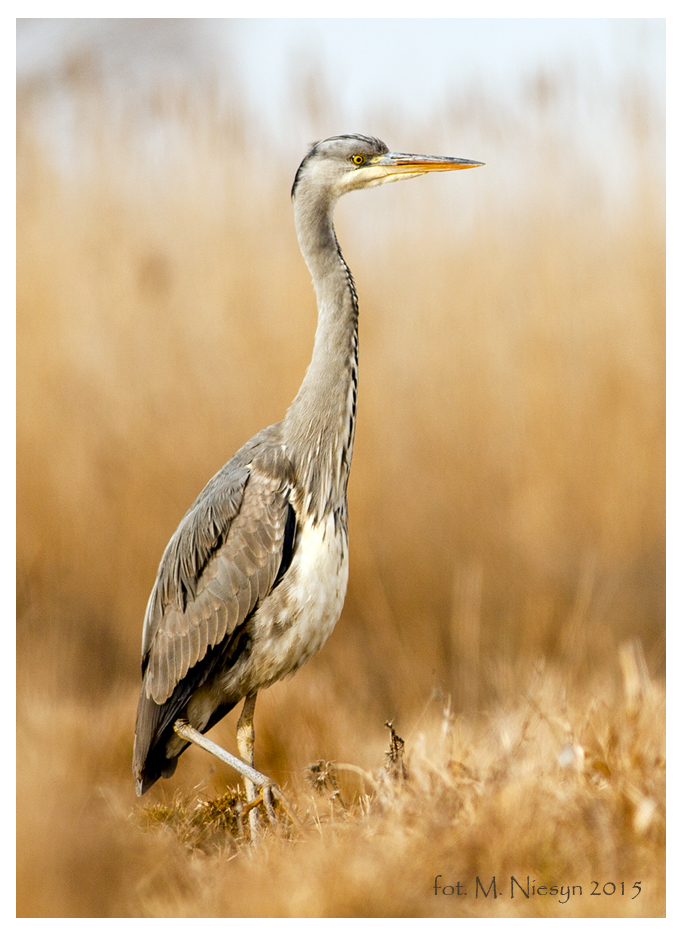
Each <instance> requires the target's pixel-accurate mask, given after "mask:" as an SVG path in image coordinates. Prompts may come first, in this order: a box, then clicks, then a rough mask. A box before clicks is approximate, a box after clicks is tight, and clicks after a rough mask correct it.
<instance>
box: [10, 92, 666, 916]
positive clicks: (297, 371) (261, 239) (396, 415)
mask: <svg viewBox="0 0 683 936" xmlns="http://www.w3.org/2000/svg"><path fill="white" fill-rule="evenodd" d="M72 90H73V89H72ZM76 90H78V89H76ZM74 93H75V92H74ZM188 93H189V92H188ZM36 95H37V97H36ZM76 97H77V98H78V95H77V94H76ZM39 98H40V95H39V93H38V92H34V97H32V98H31V97H29V98H27V99H22V100H20V106H19V115H20V150H19V167H20V169H19V197H18V215H19V217H18V220H19V227H18V231H19V233H18V333H19V349H18V393H19V414H18V427H19V428H18V521H19V522H18V572H19V579H18V595H19V631H18V634H19V636H18V678H17V688H18V791H19V797H18V800H19V801H18V825H17V829H18V913H19V914H20V915H22V916H26V915H28V916H30V915H36V916H42V915H47V916H50V915H55V916H63V915H75V916H78V915H92V916H107V915H121V916H127V915H149V916H155V915H170V916H172V915H189V916H192V915H197V916H199V915H230V916H239V915H265V916H268V915H283V916H286V915H302V916H315V915H320V916H328V915H342V916H346V915H357V916H358V915H368V916H377V915H388V916H394V915H401V916H405V915H416V916H421V915H425V916H431V915H434V916H438V915H462V916H489V915H523V916H527V915H529V916H556V915H557V916H566V915H590V916H614V915H616V916H620V915H623V916H632V915H642V916H661V915H663V913H664V883H663V880H664V879H663V874H664V825H663V815H664V715H663V684H662V680H663V675H664V673H663V669H664V643H663V635H664V631H663V619H664V608H663V600H664V599H663V576H664V400H663V390H664V357H663V355H664V334H663V331H664V244H663V206H662V198H661V191H660V189H659V188H658V180H657V179H654V180H653V181H652V184H651V187H650V188H642V189H641V190H640V191H639V192H638V193H637V195H635V196H634V197H633V198H632V199H631V200H630V201H628V203H624V204H623V205H622V206H621V209H620V211H619V212H618V213H611V212H608V211H607V210H606V209H605V206H604V204H601V202H600V199H592V198H589V197H587V196H586V197H583V196H582V193H580V192H579V193H578V194H577V195H576V197H575V198H573V199H572V201H571V202H567V201H566V200H564V198H563V196H562V195H561V194H560V195H557V194H556V196H555V197H551V194H550V193H551V187H550V184H549V182H550V180H551V179H552V178H553V175H552V174H553V173H557V172H561V171H562V166H561V165H560V166H559V168H558V165H557V163H554V164H552V165H550V164H549V165H548V166H547V167H546V170H545V171H546V175H545V176H543V177H541V178H540V180H539V181H540V182H541V183H542V184H539V189H540V190H541V191H542V192H543V193H544V194H543V197H539V198H538V199H537V200H536V201H534V202H533V203H530V204H527V205H525V207H524V211H523V212H520V208H519V205H513V204H512V203H499V202H498V201H496V200H494V199H493V197H492V196H489V198H488V199H487V197H486V187H485V186H486V182H485V179H486V176H485V175H484V173H486V172H489V173H491V172H495V165H496V159H495V152H496V149H495V147H496V142H495V140H496V136H495V133H493V132H492V133H491V134H490V138H487V136H486V131H485V124H482V126H484V129H483V130H482V131H481V133H482V140H483V142H482V144H480V145H482V146H484V147H485V148H486V151H485V152H482V151H480V150H479V149H478V150H477V152H469V151H465V150H464V149H462V151H461V148H460V147H458V154H459V155H465V156H471V157H474V158H483V159H485V160H486V161H487V163H488V165H487V167H486V169H483V170H478V173H479V175H478V176H477V174H476V173H463V174H462V175H463V176H465V178H464V179H460V178H459V179H455V180H449V179H437V180H435V181H436V182H437V183H438V184H439V186H443V185H444V184H446V185H447V184H448V183H449V182H453V181H454V182H455V183H457V185H459V186H461V189H460V191H462V193H463V195H462V197H463V199H465V198H469V199H470V201H474V202H475V203H476V202H477V200H478V199H479V198H480V199H481V204H482V208H481V211H480V213H479V214H478V215H475V219H474V220H473V221H472V222H471V224H470V226H469V227H467V228H461V227H458V226H457V225H456V224H452V223H451V219H450V218H449V217H448V210H444V209H443V208H442V207H441V206H440V204H439V202H437V201H436V199H437V198H439V197H440V195H439V194H435V193H436V192H437V191H438V192H441V188H439V189H438V190H437V188H436V187H432V188H430V187H429V186H430V185H431V181H428V180H425V181H423V182H422V183H417V182H416V183H411V186H414V187H413V188H410V186H405V187H404V188H405V189H409V188H410V191H406V192H402V193H398V192H397V193H396V194H391V195H389V194H388V193H384V192H382V193H381V194H380V193H377V194H376V195H374V196H373V194H372V193H370V194H367V193H366V194H365V196H364V198H365V199H367V201H368V202H369V201H371V200H372V199H373V197H374V198H377V199H378V202H377V205H376V206H375V209H373V210H374V211H375V215H371V214H367V213H366V212H365V209H364V205H365V202H363V203H361V198H360V197H358V198H354V199H348V204H346V203H345V204H343V205H342V206H340V210H339V223H338V228H339V234H340V241H341V242H342V244H344V245H348V247H347V250H346V254H347V259H348V261H349V263H350V265H351V268H352V269H353V270H354V273H355V276H356V280H357V285H358V290H359V294H360V297H361V388H360V402H359V422H358V432H357V442H356V451H355V455H354V468H353V472H352V477H351V485H350V515H351V530H350V536H351V563H352V565H351V578H350V587H349V594H348V598H347V602H346V607H345V610H344V614H343V617H342V620H341V622H340V624H339V625H338V627H337V629H336V631H335V633H334V635H333V636H332V638H331V639H330V641H329V643H328V645H327V647H326V648H325V650H324V651H323V652H322V653H321V654H320V655H319V656H318V657H317V658H316V659H314V660H313V661H311V663H310V664H308V666H307V667H305V668H304V670H302V672H301V673H300V674H298V675H297V676H296V678H295V679H294V681H292V682H285V683H283V684H280V685H278V686H275V687H273V688H272V689H271V690H269V691H268V692H267V693H264V694H263V697H262V698H260V700H259V711H258V713H257V761H258V765H259V767H260V768H261V769H263V770H265V771H266V772H269V773H271V774H272V775H274V776H275V777H276V778H277V779H278V780H279V781H281V782H282V783H283V784H284V786H285V788H286V790H287V791H288V793H289V794H290V795H291V796H292V798H293V799H294V801H295V802H296V803H297V806H298V809H299V811H300V813H301V815H302V816H305V826H304V828H303V830H292V829H290V828H289V827H288V826H287V825H283V828H282V829H281V830H280V831H279V832H278V833H277V834H274V835H273V834H269V835H268V836H267V838H266V839H265V840H264V842H263V843H262V845H261V846H260V847H259V849H258V850H256V851H253V850H252V849H250V848H248V847H245V845H244V844H243V842H242V841H241V840H240V837H239V834H238V831H237V827H236V825H235V824H234V819H233V817H232V811H231V809H230V808H229V807H230V806H231V805H232V803H233V795H234V794H233V793H231V792H230V790H229V787H230V785H231V784H234V782H235V780H234V776H232V775H231V774H230V773H229V772H228V771H227V769H224V768H223V767H222V766H219V767H215V766H214V765H212V764H210V763H209V760H208V758H207V756H206V755H204V754H203V753H202V752H197V751H190V752H188V753H187V754H186V755H184V756H183V758H182V761H181V764H180V766H179V768H178V772H177V774H176V776H175V777H174V778H173V779H172V780H170V781H165V782H162V783H160V784H157V786H156V787H155V788H154V791H153V792H152V793H150V795H149V797H148V800H147V801H145V802H143V803H142V804H140V803H138V802H137V801H135V798H134V795H133V785H132V777H131V775H130V758H131V750H132V730H133V721H134V711H135V704H136V698H137V690H138V682H137V680H138V673H139V670H138V666H139V663H138V652H139V650H138V648H139V637H140V625H141V619H142V615H143V612H144V607H145V603H146V598H147V594H148V591H149V588H150V585H151V582H152V580H153V577H154V573H155V568H156V564H157V562H158V559H159V556H160V555H161V552H162V549H163V547H164V545H165V543H166V541H167V539H168V537H169V535H170V534H171V533H172V531H173V529H174V527H175V525H176V523H177V521H178V519H179V518H180V516H181V515H182V513H183V512H184V510H185V508H186V506H187V504H188V503H189V502H190V501H191V500H192V499H193V497H194V496H195V495H196V493H197V492H198V490H199V488H200V487H201V485H202V484H203V483H204V482H205V481H206V480H207V479H208V478H209V477H210V476H211V474H213V472H214V471H215V470H216V469H217V468H218V467H219V466H220V465H221V464H222V463H223V462H224V461H225V460H226V459H227V458H228V457H229V456H230V455H231V454H232V453H233V452H234V451H235V449H236V448H237V447H238V446H239V445H240V444H242V443H243V442H244V441H245V440H246V439H248V438H249V437H250V436H251V435H252V434H253V433H254V432H255V431H256V430H258V429H259V428H261V427H262V426H263V425H266V424H268V423H269V422H273V421H275V420H277V419H279V418H280V417H281V416H282V414H283V413H284V410H285V408H286V406H287V405H288V403H289V401H290V400H291V398H292V397H293V395H294V393H295V391H296V389H297V386H298V383H299V381H300V379H301V377H302V375H303V372H304V369H305V367H306V364H307V361H308V356H309V354H310V348H311V344H312V336H313V331H314V324H315V308H314V304H313V297H312V295H311V290H310V283H309V277H308V274H307V271H306V270H305V268H304V265H303V263H302V261H301V259H300V256H299V254H298V250H297V245H296V241H295V237H294V232H293V223H292V218H291V209H290V206H289V203H288V198H287V192H288V185H289V182H290V179H289V175H291V174H292V172H293V169H294V168H295V165H294V163H293V164H292V166H291V167H290V168H291V170H292V171H291V172H290V171H289V170H288V173H287V176H284V175H279V174H275V175H273V176H269V177H267V178H266V179H265V180H264V179H263V178H261V179H259V180H258V182H257V180H256V179H251V180H250V179H247V181H246V182H245V183H244V185H241V186H239V187H237V186H235V185H233V184H231V183H230V181H229V179H228V178H227V176H226V174H225V171H224V167H225V164H226V159H227V160H228V162H230V161H231V160H232V164H235V161H238V160H239V158H240V155H241V153H242V152H243V151H242V150H241V149H240V147H241V146H243V145H244V144H243V143H240V142H239V140H240V139H241V137H240V133H239V132H238V130H239V128H237V129H236V128H235V126H233V125H230V126H227V125H226V124H225V122H223V123H221V121H220V120H219V119H218V116H219V115H214V114H212V112H211V108H210V106H209V105H208V104H207V105H206V107H205V110H204V111H202V109H201V108H199V109H198V108H196V107H192V106H189V105H188V104H187V101H186V100H185V101H184V103H183V104H182V106H181V105H180V104H178V106H177V107H176V108H175V110H174V111H173V115H172V117H173V120H174V121H175V125H176V126H178V127H179V128H180V130H181V131H182V134H180V136H182V138H183V139H184V140H186V141H187V145H186V147H185V148H181V149H180V150H179V152H177V153H176V156H175V162H174V163H173V165H172V166H170V167H169V166H165V167H164V170H163V171H150V163H149V161H148V162H144V160H143V162H142V165H138V163H137V160H136V154H137V145H138V143H139V139H140V138H139V136H138V135H136V134H137V131H135V128H127V127H126V126H125V124H124V125H122V126H118V127H117V129H116V132H112V131H111V128H110V127H108V126H107V127H105V126H104V124H103V123H101V122H98V121H99V120H100V119H99V118H98V117H97V116H94V115H96V114H97V113H99V111H98V110H97V108H94V109H92V110H89V109H88V108H89V107H92V105H93V102H94V103H97V94H96V92H90V97H89V98H88V99H87V101H86V103H85V104H83V110H82V112H79V113H80V117H81V120H82V123H83V126H82V127H81V130H80V131H79V132H80V133H81V134H82V140H83V141H85V142H86V143H87V147H86V149H87V157H88V158H87V159H85V157H84V161H83V165H82V166H81V167H80V169H79V171H78V172H77V173H74V174H73V175H72V176H71V177H70V176H69V174H68V173H60V172H58V171H57V170H56V169H55V168H54V167H53V166H52V164H51V163H50V161H49V159H47V158H46V156H45V154H44V152H43V150H42V147H41V145H40V143H39V142H38V141H37V139H36V137H35V127H36V123H37V118H36V113H37V112H38V106H39V104H40V100H39ZM162 103H163V102H162ZM167 104H168V102H167ZM155 106H157V107H159V106H160V105H158V102H157V104H156V105H155ZM140 107H142V105H140ZM143 116H144V115H143ZM162 116H163V107H162ZM166 116H167V117H168V115H166ZM484 116H485V115H484ZM156 117H157V119H158V117H159V114H158V113H157V114H156ZM214 117H215V118H216V119H214ZM143 123H144V121H143ZM378 132H380V133H383V132H384V131H383V130H382V129H381V128H379V129H378ZM107 133H110V136H109V137H108V138H107V136H106V134H107ZM117 134H118V136H117ZM487 140H488V142H487ZM93 141H94V142H93ZM98 141H99V142H98ZM236 141H237V142H236ZM390 142H393V143H395V144H396V145H404V141H403V140H401V139H400V133H399V132H398V131H394V133H393V136H392V137H391V138H390ZM407 142H408V144H409V143H410V141H407ZM631 145H632V147H633V153H634V162H637V160H638V159H639V158H640V157H641V156H642V146H644V145H645V144H644V143H643V141H642V140H640V141H639V140H638V139H637V138H634V139H633V140H632V142H631ZM88 147H89V148H88ZM639 147H640V148H639ZM430 148H432V149H435V148H436V147H430ZM570 157H571V154H568V156H567V159H568V161H571V160H570ZM468 176H472V177H476V178H470V179H468V178H467V177H468ZM432 181H434V180H432ZM420 186H422V188H420ZM397 188H398V187H397ZM558 191H559V192H560V193H561V192H562V186H561V185H560V186H558ZM381 199H384V201H382V200H381ZM385 209H386V213H387V216H390V217H391V226H390V227H389V228H388V229H387V228H386V227H385V226H384V227H383V226H382V224H381V222H379V221H375V220H374V218H375V217H376V216H377V217H379V216H380V215H381V214H382V212H383V211H384V210H385ZM368 218H369V219H370V220H368ZM544 661H545V662H544ZM387 719H393V723H394V726H395V728H396V730H397V731H398V733H399V734H400V735H402V737H404V738H405V740H406V767H407V774H408V775H407V778H406V779H405V780H403V781H397V780H391V779H390V778H388V777H387V775H386V774H384V775H383V776H380V774H379V771H380V768H381V765H382V762H383V757H384V751H385V749H386V746H387V741H388V737H387V730H386V728H384V727H383V726H384V723H385V722H386V721H387ZM234 723H235V716H231V717H229V718H228V719H226V720H225V721H224V723H222V724H221V725H220V726H218V728H217V729H216V730H215V735H216V737H217V739H218V740H222V741H223V743H225V745H226V746H228V747H230V746H232V744H231V738H232V737H234V735H233V734H232V732H233V729H234ZM562 752H564V754H563V758H564V760H565V761H566V762H567V764H566V766H564V767H563V766H561V765H560V762H559V761H558V755H561V754H562ZM319 761H322V762H323V763H326V762H328V761H329V762H332V763H333V764H336V765H337V767H336V776H337V777H338V784H339V790H338V793H337V792H336V791H335V790H334V788H333V787H332V786H330V784H329V783H328V785H327V786H323V787H322V789H319V790H318V791H317V792H316V791H315V790H314V789H313V787H312V786H311V784H310V783H309V781H308V779H307V776H306V773H305V771H304V767H305V766H306V765H310V764H314V763H316V762H319ZM343 764H346V765H351V767H353V768H354V769H353V770H350V769H348V768H342V767H341V766H340V765H343ZM330 769H331V770H332V768H330ZM334 775H335V774H334V773H332V774H331V776H334ZM226 787H227V788H228V792H227V793H226ZM292 856H296V859H295V860H293V858H292ZM437 874H441V875H442V877H441V878H440V883H441V884H442V885H449V884H452V885H455V884H456V882H457V881H458V880H460V881H461V882H463V884H464V885H466V886H465V889H466V890H467V891H468V896H467V897H460V898H458V897H455V896H451V897H448V896H444V895H443V894H442V893H440V894H439V896H435V895H434V893H433V887H434V878H435V876H436V875H437ZM477 875H479V877H480V879H481V881H482V883H484V884H485V885H486V886H487V887H488V883H489V882H490V879H491V877H492V876H493V875H495V876H496V880H497V881H498V882H500V881H503V882H506V884H505V886H504V888H503V890H504V896H502V897H501V898H499V899H497V900H495V901H494V900H493V899H492V898H488V899H484V898H482V897H479V898H477V899H476V900H475V898H474V897H473V892H472V888H473V887H474V886H475V880H476V876H477ZM511 875H514V876H516V877H517V879H518V880H519V881H520V882H521V883H525V881H526V877H527V875H528V876H529V878H530V881H532V882H533V881H534V879H535V881H536V884H537V885H539V884H546V885H553V884H555V885H558V886H559V885H565V886H566V885H570V886H575V887H578V886H581V887H582V888H583V893H582V896H578V891H575V892H574V894H573V895H572V896H571V898H570V899H569V900H567V901H566V903H562V904H561V903H560V902H558V900H559V898H558V897H552V898H550V897H547V896H542V897H541V896H538V897H533V898H530V899H529V900H526V899H525V898H519V897H516V898H515V899H514V900H510V899H509V886H510V883H509V882H510V876H511ZM594 880H597V881H598V882H599V883H600V887H602V886H603V884H604V883H606V882H614V883H615V884H616V885H617V889H618V890H619V893H617V894H615V895H614V896H611V897H609V896H606V895H604V894H603V895H602V896H600V897H596V896H590V892H591V890H592V888H593V884H592V883H591V882H592V881H594ZM622 881H623V882H625V888H626V889H627V891H628V889H629V888H631V886H632V884H633V883H634V882H636V881H640V882H641V886H642V893H641V894H640V896H639V897H637V898H636V899H635V900H631V899H630V897H629V896H626V895H625V896H624V897H622V896H621V894H620V888H621V882H622ZM608 889H609V888H608ZM630 893H632V891H631V892H630Z"/></svg>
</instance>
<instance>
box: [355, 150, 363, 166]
mask: <svg viewBox="0 0 683 936" xmlns="http://www.w3.org/2000/svg"><path fill="white" fill-rule="evenodd" d="M353 161H354V162H355V164H356V165H357V166H362V165H363V163H364V162H365V156H361V155H360V153H359V154H358V156H354V157H353Z"/></svg>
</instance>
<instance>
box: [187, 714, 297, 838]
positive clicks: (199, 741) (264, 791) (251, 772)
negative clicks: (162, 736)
mask: <svg viewBox="0 0 683 936" xmlns="http://www.w3.org/2000/svg"><path fill="white" fill-rule="evenodd" d="M173 730H174V731H175V732H176V734H178V735H180V737H181V738H184V739H185V741H191V742H192V743H193V744H196V745H197V746H198V747H200V748H203V749H204V750H205V751H208V752H209V754H213V755H214V756H215V757H217V758H218V759H219V760H222V761H223V763H225V764H228V765H229V766H230V767H232V768H233V769H234V770H236V771H237V772H238V773H240V774H242V776H243V777H244V778H245V781H246V784H248V787H247V789H248V790H249V791H250V792H248V794H247V796H248V797H249V802H248V803H247V804H246V806H244V807H241V808H240V809H238V822H239V824H240V825H241V824H242V816H243V815H249V824H250V827H251V833H252V839H254V840H255V839H257V838H258V834H259V831H260V829H259V821H258V812H256V813H254V812H253V810H254V808H255V807H257V806H259V805H260V804H261V803H263V805H264V808H265V810H266V813H267V815H268V819H269V821H270V824H271V825H272V826H274V825H277V816H276V815H275V808H274V804H273V799H274V798H275V799H276V800H277V801H278V802H279V803H280V805H281V806H282V808H283V809H284V811H285V813H286V815H287V816H288V817H289V818H290V819H291V820H292V822H294V823H295V824H297V825H302V823H301V820H300V819H299V817H298V816H297V815H296V813H295V812H294V810H293V809H292V807H291V806H290V804H289V803H288V802H287V799H286V797H285V795H284V793H283V792H282V790H281V789H280V787H279V786H278V785H277V783H275V781H274V780H271V779H270V777H267V776H266V775H265V774H262V773H260V772H259V771H258V770H256V769H255V768H254V767H251V766H250V765H249V764H245V763H244V762H243V761H241V760H240V759H239V758H238V757H235V755H234V754H231V753H230V752H229V751H225V750H224V749H223V748H222V747H219V746H218V745H217V744H215V743H214V742H213V741H210V740H209V739H208V738H206V737H204V735H203V734H202V733H201V732H200V731H197V729H196V728H193V727H192V726H191V725H190V724H188V723H187V722H186V721H184V720H183V719H180V718H179V719H178V720H177V721H176V722H175V724H174V725H173ZM254 794H256V795H254Z"/></svg>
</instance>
